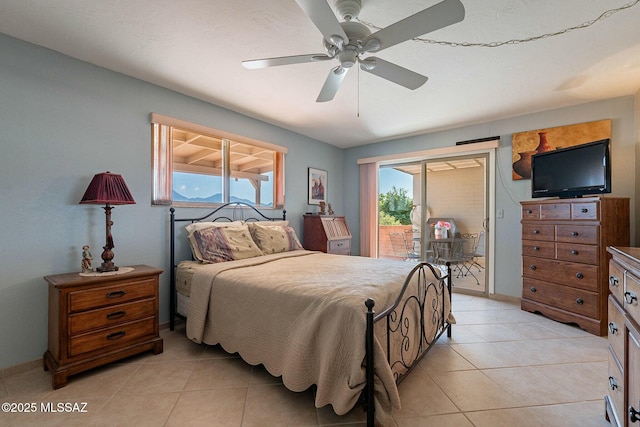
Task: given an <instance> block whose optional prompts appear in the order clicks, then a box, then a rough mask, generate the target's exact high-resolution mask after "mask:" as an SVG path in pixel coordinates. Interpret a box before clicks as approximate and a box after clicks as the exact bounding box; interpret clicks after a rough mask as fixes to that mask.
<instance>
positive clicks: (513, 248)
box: [344, 96, 638, 296]
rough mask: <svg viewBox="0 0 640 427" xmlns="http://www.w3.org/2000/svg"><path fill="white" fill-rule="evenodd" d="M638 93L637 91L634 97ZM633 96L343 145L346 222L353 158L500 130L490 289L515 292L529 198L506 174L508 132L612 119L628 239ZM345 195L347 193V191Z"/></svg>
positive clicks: (354, 189) (351, 212)
mask: <svg viewBox="0 0 640 427" xmlns="http://www.w3.org/2000/svg"><path fill="white" fill-rule="evenodd" d="M636 98H638V97H636ZM636 115H637V113H635V112H634V97H632V96H627V97H621V98H614V99H609V100H605V101H599V102H592V103H586V104H582V105H578V106H575V107H567V108H562V109H558V110H551V111H543V112H539V113H534V114H529V115H526V116H520V117H513V118H510V119H505V120H500V121H495V122H490V123H483V124H478V125H473V126H467V127H463V128H457V129H452V130H446V131H442V132H435V133H431V134H426V135H420V136H414V137H407V138H400V139H396V140H393V141H386V142H381V143H377V144H369V145H365V146H360V147H353V148H350V149H347V150H345V157H344V165H345V196H346V198H345V208H346V209H345V212H346V216H347V220H348V221H349V223H351V224H357V221H358V218H359V214H360V212H359V203H358V197H357V194H358V192H359V191H358V188H359V185H360V183H359V181H360V180H359V173H358V170H359V169H358V165H357V164H356V162H357V160H358V159H360V158H368V157H376V156H384V155H390V154H397V153H409V152H415V151H421V150H426V149H431V148H440V147H446V146H453V145H455V143H456V141H466V140H470V139H478V138H485V137H490V136H496V135H498V136H500V146H499V147H498V149H497V153H496V163H497V168H496V170H497V177H496V209H503V210H504V218H500V219H496V226H495V238H496V253H495V266H496V267H495V292H496V293H497V294H503V295H511V296H520V295H521V291H522V282H521V279H520V275H521V259H520V254H521V247H522V242H521V238H520V236H521V228H520V216H521V209H520V204H519V203H520V201H522V200H527V199H530V194H531V193H530V185H531V184H530V181H529V180H520V181H513V180H512V178H511V135H512V134H513V133H514V132H521V131H527V130H534V129H541V128H547V127H555V126H563V125H569V124H574V123H583V122H590V121H594V120H601V119H612V148H611V152H612V153H611V154H612V164H613V173H612V188H613V193H612V194H611V195H612V196H619V197H629V198H631V201H630V203H631V218H632V220H631V242H632V244H634V243H635V241H636V239H634V236H635V233H636V226H635V222H636V221H635V218H636V214H635V212H636V208H635V206H636V203H637V202H636V200H637V199H638V197H637V194H636V187H635V181H636V179H637V178H636V163H637V161H636V154H635V153H636V149H637V148H636V147H637V140H638V138H637V137H636V129H635V127H634V126H635V125H634V117H635V116H636ZM347 195H349V196H347ZM351 232H352V234H353V245H352V248H353V251H354V252H355V253H359V252H358V251H359V249H360V246H359V243H360V241H359V239H360V231H359V230H358V229H357V228H356V227H355V226H352V227H351Z"/></svg>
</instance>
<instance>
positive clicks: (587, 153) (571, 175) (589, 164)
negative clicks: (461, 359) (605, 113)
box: [531, 139, 611, 198]
mask: <svg viewBox="0 0 640 427" xmlns="http://www.w3.org/2000/svg"><path fill="white" fill-rule="evenodd" d="M604 193H611V157H610V155H609V140H608V139H602V140H600V141H594V142H588V143H586V144H580V145H575V146H573V147H567V148H560V149H557V150H553V151H547V152H544V153H538V154H534V155H533V156H532V157H531V197H556V196H557V197H560V198H571V197H582V196H585V195H588V194H604Z"/></svg>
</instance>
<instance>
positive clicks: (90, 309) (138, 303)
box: [43, 265, 162, 389]
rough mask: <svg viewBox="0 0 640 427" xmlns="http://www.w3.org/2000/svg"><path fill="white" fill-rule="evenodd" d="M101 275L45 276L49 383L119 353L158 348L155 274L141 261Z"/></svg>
mask: <svg viewBox="0 0 640 427" xmlns="http://www.w3.org/2000/svg"><path fill="white" fill-rule="evenodd" d="M131 267H132V268H133V271H131V272H128V273H120V274H112V275H110V274H108V273H105V275H101V276H81V275H80V274H79V273H67V274H56V275H53V276H46V277H45V278H44V279H45V280H46V281H47V283H48V284H49V349H48V350H47V351H46V352H45V353H44V356H43V363H44V369H45V371H46V370H51V373H52V374H53V380H52V381H53V388H54V389H56V388H60V387H64V386H65V385H67V377H68V376H69V375H75V374H77V373H79V372H82V371H86V370H88V369H92V368H95V367H96V366H100V365H104V364H106V363H110V362H113V361H115V360H119V359H122V358H124V357H128V356H132V355H134V354H138V353H141V352H144V351H148V350H153V352H154V353H155V354H159V353H162V338H160V335H159V325H158V277H159V276H160V274H161V273H162V270H160V269H157V268H153V267H149V266H146V265H134V266H131Z"/></svg>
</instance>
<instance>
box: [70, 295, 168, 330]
mask: <svg viewBox="0 0 640 427" xmlns="http://www.w3.org/2000/svg"><path fill="white" fill-rule="evenodd" d="M155 305H156V300H155V299H145V300H141V301H134V302H130V303H125V304H118V305H114V306H110V307H106V308H100V309H97V310H90V311H85V312H82V313H77V314H72V315H71V316H69V333H70V334H71V335H74V334H78V333H80V332H85V331H90V330H92V329H99V328H104V327H109V326H113V325H118V324H120V323H126V322H130V321H132V320H138V319H144V318H145V317H149V316H154V315H155V313H156V308H155Z"/></svg>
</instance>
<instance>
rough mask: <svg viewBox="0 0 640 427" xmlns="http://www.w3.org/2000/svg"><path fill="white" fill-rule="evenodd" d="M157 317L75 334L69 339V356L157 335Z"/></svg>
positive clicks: (119, 345)
mask: <svg viewBox="0 0 640 427" xmlns="http://www.w3.org/2000/svg"><path fill="white" fill-rule="evenodd" d="M155 322H156V318H155V317H150V318H148V319H143V320H138V321H135V322H130V323H125V324H122V325H118V326H115V327H112V328H107V329H102V330H99V331H96V332H90V333H87V334H81V335H75V336H72V337H71V338H70V339H69V356H70V357H74V356H78V355H81V354H84V353H89V352H91V351H94V350H101V351H108V350H109V349H111V348H117V347H121V346H124V345H126V344H129V343H133V342H135V341H136V340H139V339H142V338H147V337H152V336H154V335H155V333H154V331H155V329H154V323H155Z"/></svg>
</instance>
